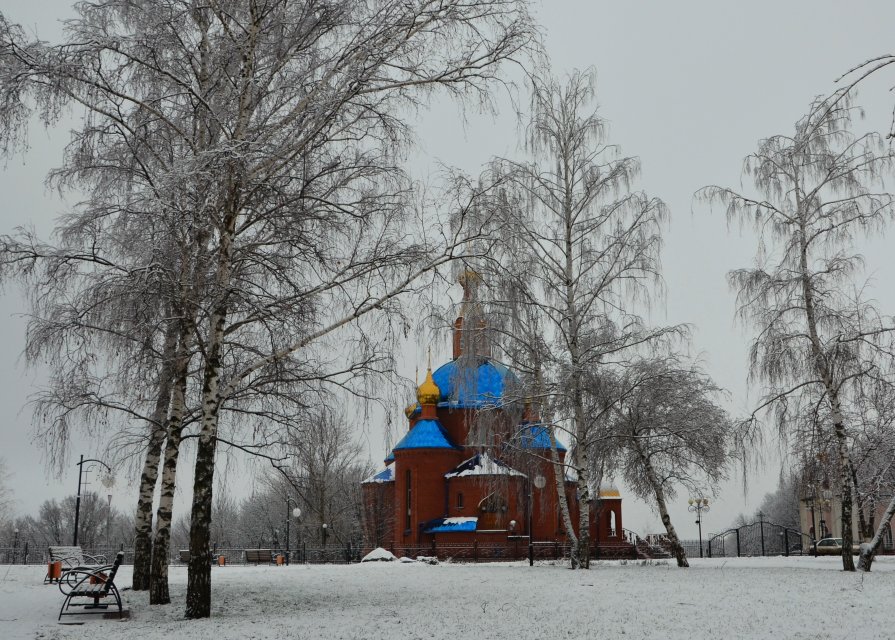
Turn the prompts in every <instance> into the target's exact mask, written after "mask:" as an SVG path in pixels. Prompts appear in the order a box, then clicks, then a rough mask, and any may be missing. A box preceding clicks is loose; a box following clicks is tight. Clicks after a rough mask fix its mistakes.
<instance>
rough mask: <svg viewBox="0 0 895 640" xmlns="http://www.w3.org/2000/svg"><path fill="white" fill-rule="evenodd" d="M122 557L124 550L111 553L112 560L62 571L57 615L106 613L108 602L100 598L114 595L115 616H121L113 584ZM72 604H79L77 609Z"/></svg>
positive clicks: (119, 602) (115, 588)
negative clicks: (63, 598) (79, 608)
mask: <svg viewBox="0 0 895 640" xmlns="http://www.w3.org/2000/svg"><path fill="white" fill-rule="evenodd" d="M123 559H124V552H123V551H119V552H118V555H116V556H115V563H114V564H111V565H105V566H102V567H93V568H90V569H71V570H70V571H68V572H67V573H66V574H65V578H64V579H63V580H62V581H61V582H60V583H59V590H60V591H61V592H62V593H63V595H65V600H63V601H62V608H61V609H59V618H58V620H61V619H62V616H72V615H77V614H80V613H102V614H104V613H106V610H107V609H108V608H109V603H107V602H100V600H105V599H106V598H108V597H110V596H111V597H112V598H114V599H115V604H117V605H118V617H119V618H121V617H123V616H124V614H123V609H122V606H121V594H120V593H119V592H118V587H116V586H115V576H116V574H117V573H118V567H120V566H121V561H122V560H123ZM75 599H79V600H87V602H74V600H75ZM72 607H82V608H81V610H79V611H71V608H72Z"/></svg>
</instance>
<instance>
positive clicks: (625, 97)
mask: <svg viewBox="0 0 895 640" xmlns="http://www.w3.org/2000/svg"><path fill="white" fill-rule="evenodd" d="M69 5H70V2H69V1H68V0H40V1H39V2H30V3H26V2H21V1H20V0H0V10H2V11H3V13H4V14H6V16H7V17H8V18H9V19H10V20H12V21H14V22H19V23H22V24H24V25H25V26H26V27H27V28H30V29H32V30H33V31H35V32H36V33H37V34H38V35H39V36H40V37H42V38H44V39H47V40H54V39H55V38H57V37H58V34H59V33H60V25H59V21H60V20H61V19H64V18H65V17H67V16H70V15H71V10H70V8H69ZM535 12H536V15H537V18H538V20H539V22H540V24H541V25H542V27H543V34H544V40H545V43H546V47H547V50H548V53H549V55H550V56H551V59H552V62H553V65H554V68H555V70H556V71H558V72H560V73H561V72H563V71H568V70H571V69H573V68H584V67H588V66H591V65H593V66H595V67H596V68H597V93H598V100H599V103H600V107H601V113H602V115H603V117H604V118H606V119H607V120H608V121H609V124H610V129H609V131H610V139H611V141H612V142H614V143H616V144H619V145H620V146H621V147H622V151H623V152H624V153H625V155H635V156H639V157H640V159H641V162H642V178H641V184H640V186H641V187H642V188H644V189H645V190H647V191H648V192H649V194H650V195H652V196H656V197H660V198H662V199H663V200H664V201H665V202H666V203H667V205H668V206H669V208H670V210H671V214H672V220H671V224H670V228H669V230H668V232H667V234H666V236H665V250H664V258H663V262H664V277H665V283H666V291H667V293H666V297H665V300H664V303H663V304H662V305H660V307H659V309H658V311H657V312H656V313H655V314H654V317H653V320H654V321H655V322H663V323H678V322H688V323H691V324H692V325H693V326H694V329H695V333H694V350H695V351H696V352H697V353H699V354H700V355H701V357H702V358H703V360H704V362H705V363H706V368H707V369H708V371H709V373H710V374H711V375H712V376H713V377H714V378H715V380H716V381H717V382H718V383H719V384H721V385H722V386H724V387H725V388H727V389H728V390H729V391H730V393H731V401H730V408H731V410H732V411H734V412H736V413H742V412H745V411H748V410H750V409H751V407H752V402H753V401H754V397H751V398H750V397H749V395H748V390H747V386H746V373H747V372H746V353H747V342H748V337H749V332H748V330H746V329H744V328H742V327H738V326H736V325H735V324H734V322H733V310H734V309H733V296H732V294H731V293H730V292H729V291H728V289H727V285H726V281H725V274H726V273H727V271H729V270H730V269H732V268H736V267H741V266H748V265H749V264H750V263H751V261H752V257H753V255H754V252H755V242H754V238H752V237H751V236H750V235H749V234H740V233H739V231H738V230H736V229H731V230H728V228H727V226H726V223H725V220H724V216H723V214H721V213H719V212H715V213H712V212H711V211H709V210H708V208H707V207H705V206H703V205H699V204H694V203H693V193H694V192H695V191H696V190H697V189H699V188H700V187H702V186H705V185H707V184H719V185H725V186H734V187H738V188H739V187H740V184H741V167H742V160H743V158H744V156H745V155H746V154H748V153H749V152H751V151H753V150H754V149H755V147H756V143H757V141H758V140H759V139H761V138H763V137H767V136H769V135H774V134H777V133H790V132H791V131H792V125H793V123H794V122H795V121H796V120H797V119H798V118H799V116H800V115H802V114H803V113H804V111H805V110H806V108H807V106H808V104H809V102H810V101H811V99H812V98H813V97H814V96H815V95H818V94H826V93H829V92H830V91H832V90H834V89H835V88H836V86H837V85H836V84H835V82H834V81H835V79H836V77H837V76H839V75H840V74H841V73H843V72H844V71H846V70H847V69H848V68H850V67H852V66H853V65H855V64H857V63H859V62H861V61H863V60H865V59H867V58H869V57H872V56H876V55H880V54H883V53H895V37H893V36H892V25H893V24H895V2H892V1H891V0H879V1H864V2H861V1H853V2H841V1H835V0H810V1H809V0H801V1H795V0H790V1H788V2H780V1H779V0H776V1H775V0H753V1H752V2H734V1H726V2H724V1H721V2H719V1H718V0H714V1H712V2H709V1H681V2H668V1H667V0H654V1H650V2H639V1H628V2H619V1H612V2H609V1H604V0H589V1H583V0H582V1H577V2H574V1H571V0H565V1H558V0H549V1H547V0H544V1H543V2H539V3H536V4H535ZM892 84H895V72H893V73H891V74H889V75H880V76H879V77H877V78H874V79H871V80H870V81H868V82H867V83H866V86H864V87H862V89H861V92H860V94H859V95H858V100H857V102H858V103H859V104H861V105H862V106H864V107H865V108H866V110H867V117H866V119H865V120H864V121H862V122H858V123H857V125H856V130H857V131H859V132H862V131H865V130H879V129H883V130H887V129H888V126H889V124H890V119H891V110H892V106H893V104H895V96H893V95H892V94H891V93H889V92H888V91H887V88H888V87H889V86H890V85H892ZM507 106H508V105H506V104H503V108H502V110H501V112H500V113H499V114H498V115H496V116H492V115H479V114H476V113H470V112H469V111H467V112H466V113H465V120H464V119H462V118H461V117H460V114H459V112H458V110H457V108H456V107H454V106H452V105H451V104H449V103H446V102H444V101H439V102H438V104H436V105H433V107H432V109H431V110H430V111H429V112H427V113H425V114H423V115H422V116H421V117H420V121H419V127H418V137H419V141H420V144H421V152H420V156H419V158H420V166H419V167H417V168H416V171H417V173H418V174H420V175H426V174H428V173H430V172H431V173H434V172H435V171H437V166H438V163H444V164H447V165H450V166H455V167H458V168H460V169H463V170H465V171H467V172H469V173H471V174H476V173H478V171H479V170H480V168H481V166H482V165H483V164H484V163H485V162H487V160H488V159H489V158H490V157H492V156H494V155H504V156H515V155H518V154H519V150H518V143H517V140H518V123H517V121H516V118H515V115H514V114H513V113H512V112H511V111H510V110H509V109H508V108H507ZM66 139H67V132H66V127H60V128H59V129H56V130H52V131H44V130H42V129H34V130H33V131H32V134H31V149H30V151H29V152H28V153H26V154H25V155H24V156H22V157H16V158H13V159H12V160H11V161H10V162H9V164H8V165H7V166H6V167H5V168H3V169H0V194H2V203H3V204H2V207H3V209H2V210H3V214H2V217H0V232H2V233H6V232H9V231H11V230H12V229H13V228H14V227H15V226H18V225H33V226H34V227H35V228H37V229H38V230H39V231H41V232H44V233H48V232H49V231H50V230H51V229H52V220H53V218H54V217H55V216H56V215H58V214H59V213H61V212H63V211H64V208H65V204H64V203H63V202H61V201H60V200H59V199H58V198H56V197H54V196H53V195H52V194H49V193H47V191H46V189H45V187H44V185H43V180H44V176H45V175H46V172H47V170H48V169H49V168H51V167H53V166H54V165H56V164H58V161H59V158H60V151H61V148H62V146H63V145H64V143H65V141H66ZM747 186H750V185H747ZM862 250H863V251H865V253H866V255H867V258H868V267H869V269H870V271H871V272H872V275H873V276H874V281H875V283H876V288H875V290H874V294H875V297H876V298H877V299H878V300H879V303H880V306H881V308H882V310H883V312H885V313H895V295H893V294H892V293H891V292H890V291H889V289H891V287H884V286H882V284H881V283H886V282H889V281H890V279H891V278H892V277H893V275H895V258H893V257H892V255H891V252H890V251H888V250H887V246H886V242H885V241H884V240H882V239H875V240H874V241H872V242H869V243H867V246H866V247H863V246H862ZM0 304H2V309H0V335H2V336H3V339H2V341H0V419H2V429H3V438H2V441H0V457H3V458H5V459H6V461H7V463H8V466H9V468H10V471H11V472H12V479H11V485H12V489H13V492H14V494H15V496H16V498H17V500H18V505H17V507H18V509H19V511H21V512H28V513H31V512H34V511H35V510H36V505H37V504H38V503H39V502H40V501H41V500H43V499H44V498H47V497H61V496H64V495H66V494H68V493H71V492H72V491H73V490H74V484H75V482H76V472H75V471H74V468H73V467H72V468H71V469H70V470H69V472H67V473H66V474H65V475H64V476H63V477H62V478H59V479H57V478H55V477H52V476H49V477H48V476H47V473H46V470H45V469H44V468H43V465H42V456H41V452H40V448H39V446H37V445H36V444H35V443H32V442H31V434H32V429H31V417H30V413H29V411H28V409H27V407H25V402H26V400H27V398H28V396H29V395H30V394H31V393H32V392H33V391H34V389H35V385H39V384H40V383H41V380H42V377H41V372H39V371H37V372H27V371H25V370H24V369H23V367H22V366H21V362H20V354H21V350H22V346H23V340H24V338H23V328H24V320H23V319H22V318H21V317H20V314H22V313H23V312H24V310H25V309H24V305H23V304H22V302H21V296H20V294H19V293H18V292H16V291H15V290H7V291H6V293H5V295H3V297H2V298H0ZM443 344H444V345H445V347H444V348H443V349H442V352H441V353H435V354H433V360H435V361H436V362H437V363H439V362H442V361H445V360H446V359H447V358H448V357H449V352H448V350H447V346H446V344H447V343H443ZM404 363H405V364H404V366H405V367H406V371H404V373H405V374H407V375H408V376H409V377H413V369H414V368H415V366H417V365H424V357H423V354H422V350H420V353H416V351H413V352H409V353H408V354H406V357H405V358H404ZM364 436H365V440H366V441H368V442H369V443H370V453H371V457H372V458H373V459H374V460H380V459H381V458H382V451H383V447H384V445H383V443H382V438H381V437H380V434H379V431H378V430H377V429H375V428H371V429H369V430H368V431H366V432H365V433H364ZM81 449H83V450H84V453H92V450H91V449H90V448H89V447H88V446H87V445H84V446H82V447H81ZM80 452H81V451H80V450H79V449H78V448H77V447H76V448H75V449H73V450H72V454H73V456H74V457H75V458H76V456H77V454H79V453H80ZM768 453H769V456H768V457H769V463H768V464H767V465H766V467H765V468H764V469H763V470H762V471H761V472H759V473H755V474H752V475H750V477H749V478H748V480H749V486H750V490H749V492H748V494H746V495H744V493H743V489H742V479H740V478H732V479H731V481H730V482H728V483H727V484H725V485H724V486H722V487H719V488H718V490H719V492H720V495H719V497H718V500H717V501H716V503H715V505H714V507H713V509H712V511H711V513H709V514H707V515H706V520H705V528H706V530H716V529H721V528H724V527H725V526H726V525H727V524H728V523H729V522H730V521H731V520H732V519H733V518H734V517H735V516H736V515H737V514H738V513H740V512H744V511H745V512H749V511H752V510H754V509H755V508H756V506H757V503H758V502H759V501H760V500H761V497H762V495H763V494H764V493H765V492H766V491H769V490H772V489H773V488H774V486H775V485H776V482H777V474H778V472H779V464H777V463H775V462H774V457H775V456H774V455H773V452H772V451H769V452H768ZM184 466H186V465H184ZM184 484H186V483H184ZM127 485H128V481H127V480H125V479H122V480H120V481H119V484H118V487H117V488H116V491H115V503H116V504H118V506H119V507H120V508H130V504H131V502H132V501H133V500H134V497H133V490H132V489H131V488H129V487H128V486H127ZM686 497H687V496H679V498H678V500H677V503H676V504H675V508H674V509H673V510H672V517H673V518H676V522H677V524H678V528H679V531H680V532H681V534H682V535H683V537H685V538H695V536H696V527H695V524H694V523H693V521H692V518H691V517H689V514H687V513H686ZM624 504H625V511H624V519H625V526H626V527H628V528H631V529H635V530H637V531H640V532H643V533H646V532H649V531H655V530H658V527H659V522H658V518H657V517H656V516H655V515H654V514H652V512H651V510H650V509H649V508H648V507H646V506H645V505H640V504H636V502H635V501H634V500H632V499H627V500H626V501H625V503H624Z"/></svg>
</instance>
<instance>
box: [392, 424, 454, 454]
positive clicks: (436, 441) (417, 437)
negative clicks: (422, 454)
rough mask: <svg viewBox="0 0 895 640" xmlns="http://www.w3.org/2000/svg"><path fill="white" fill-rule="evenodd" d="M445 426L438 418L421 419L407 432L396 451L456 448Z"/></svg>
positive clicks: (396, 446)
mask: <svg viewBox="0 0 895 640" xmlns="http://www.w3.org/2000/svg"><path fill="white" fill-rule="evenodd" d="M454 448H456V447H454V445H453V444H452V443H451V441H450V439H448V434H447V431H446V430H445V428H444V427H443V426H442V425H441V423H440V422H439V421H438V420H429V419H426V420H419V421H417V423H416V424H415V425H413V429H411V430H410V431H408V432H407V435H405V436H404V437H403V438H401V442H399V443H398V444H397V445H395V448H394V451H400V450H402V449H454Z"/></svg>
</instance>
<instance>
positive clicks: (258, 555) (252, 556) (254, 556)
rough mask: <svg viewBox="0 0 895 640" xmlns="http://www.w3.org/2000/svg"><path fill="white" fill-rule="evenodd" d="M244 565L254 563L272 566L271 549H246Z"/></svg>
mask: <svg viewBox="0 0 895 640" xmlns="http://www.w3.org/2000/svg"><path fill="white" fill-rule="evenodd" d="M245 554H246V563H249V562H254V563H255V564H261V563H262V562H263V563H265V564H273V550H272V549H246V550H245Z"/></svg>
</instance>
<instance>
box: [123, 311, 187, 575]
mask: <svg viewBox="0 0 895 640" xmlns="http://www.w3.org/2000/svg"><path fill="white" fill-rule="evenodd" d="M176 348H177V326H176V323H174V322H172V323H170V324H169V325H168V328H167V332H166V335H165V347H164V350H163V352H162V353H163V356H162V357H163V358H164V359H163V361H162V366H161V371H160V372H159V379H158V398H157V399H156V403H155V409H154V410H153V412H152V423H151V424H150V426H149V442H148V444H147V446H146V458H145V460H144V461H143V473H142V474H141V475H140V491H139V493H138V495H137V513H136V515H135V516H134V576H133V581H132V589H133V590H134V591H145V590H146V589H148V588H149V581H150V579H149V573H150V565H151V562H152V503H153V498H154V497H155V485H156V483H157V481H158V470H159V461H160V458H161V453H162V443H163V442H164V440H165V433H166V430H165V426H164V424H165V421H166V418H167V416H168V406H169V405H170V403H171V377H172V369H173V365H172V360H173V358H174V351H175V349H176Z"/></svg>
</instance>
